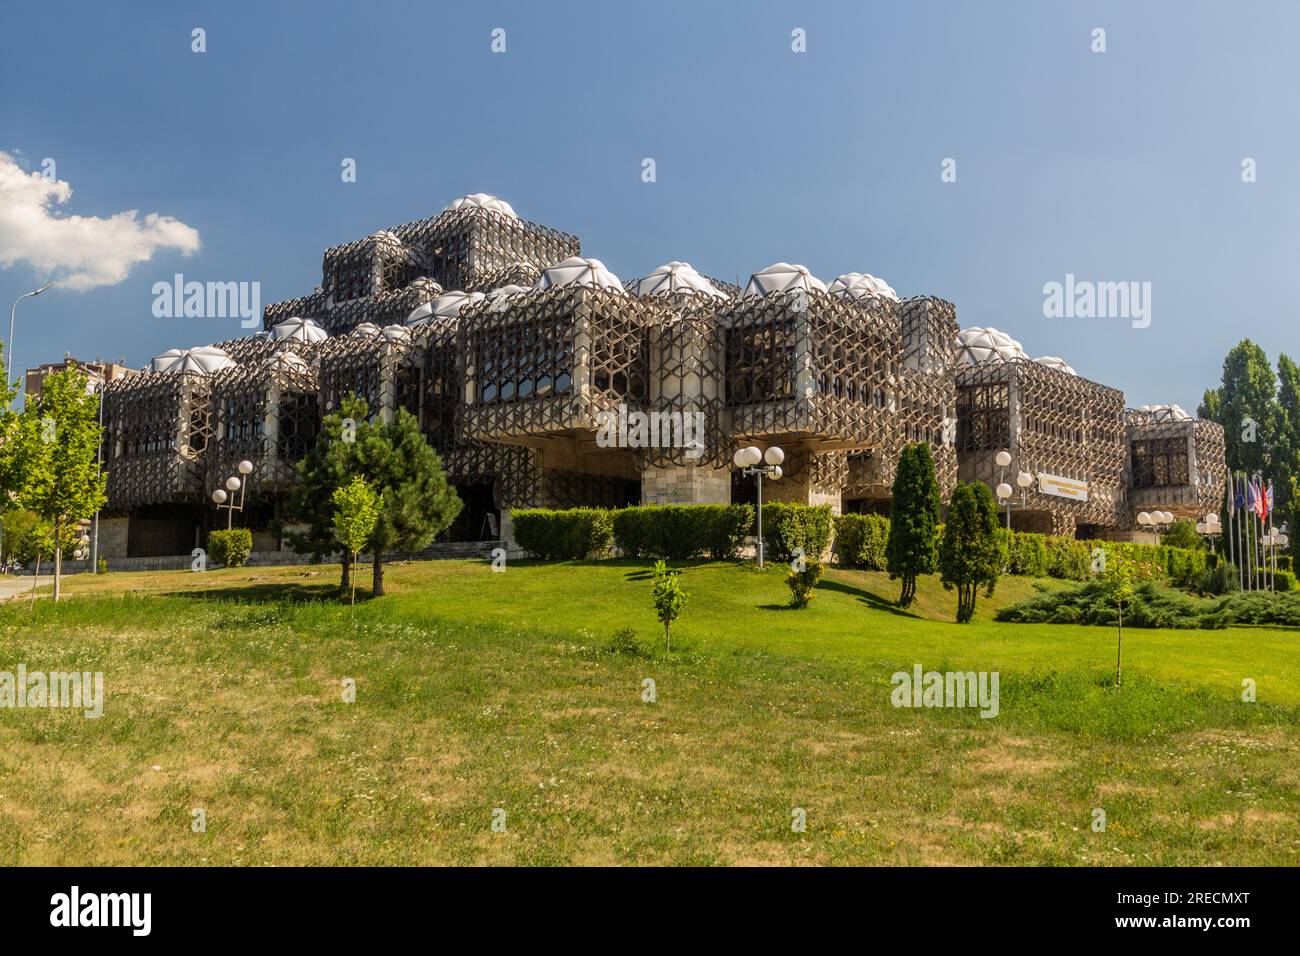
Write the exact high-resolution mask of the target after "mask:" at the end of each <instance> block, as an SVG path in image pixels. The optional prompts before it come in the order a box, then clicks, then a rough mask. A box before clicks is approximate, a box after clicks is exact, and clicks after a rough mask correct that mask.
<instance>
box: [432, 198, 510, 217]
mask: <svg viewBox="0 0 1300 956" xmlns="http://www.w3.org/2000/svg"><path fill="white" fill-rule="evenodd" d="M474 207H478V208H479V209H486V210H487V211H488V212H496V213H500V214H501V215H503V216H509V217H510V218H511V219H518V218H519V215H518V213H516V212H515V210H514V208H513V207H512V206H511V205H510V203H508V202H506V201H505V200H504V199H498V198H497V197H496V196H489V195H488V194H487V193H470V194H469V195H468V196H461V197H460V198H459V199H453V200H452V201H451V202H450V203H448V204H447V208H446V209H444V210H443V212H451V211H452V210H455V209H467V208H474Z"/></svg>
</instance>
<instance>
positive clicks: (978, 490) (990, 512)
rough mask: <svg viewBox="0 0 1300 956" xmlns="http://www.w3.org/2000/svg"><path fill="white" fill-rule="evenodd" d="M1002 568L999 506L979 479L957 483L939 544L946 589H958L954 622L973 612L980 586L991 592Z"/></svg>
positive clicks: (940, 567) (967, 617) (940, 561)
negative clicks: (955, 619) (941, 540)
mask: <svg viewBox="0 0 1300 956" xmlns="http://www.w3.org/2000/svg"><path fill="white" fill-rule="evenodd" d="M1001 571H1002V544H1001V540H1000V539H999V537H998V506H997V502H995V501H994V500H993V492H991V491H989V486H988V485H986V484H984V483H983V482H981V481H970V482H966V483H964V484H960V485H958V486H957V488H956V490H955V491H954V492H953V493H952V501H951V502H950V503H949V505H948V518H947V521H945V523H944V526H943V542H942V543H941V544H940V545H939V573H940V579H941V580H942V581H943V586H944V589H945V590H949V591H951V590H952V589H953V588H956V589H957V623H958V624H965V623H966V622H967V621H969V620H970V619H971V617H972V616H973V615H974V614H975V596H976V592H977V591H978V589H979V588H980V587H981V586H983V587H984V588H985V589H986V594H988V595H992V594H993V588H994V587H995V586H996V585H997V583H998V575H999V574H1000V573H1001Z"/></svg>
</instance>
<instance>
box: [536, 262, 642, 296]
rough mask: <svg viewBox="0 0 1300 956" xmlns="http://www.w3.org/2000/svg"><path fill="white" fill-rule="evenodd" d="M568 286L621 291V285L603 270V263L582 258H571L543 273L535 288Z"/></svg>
mask: <svg viewBox="0 0 1300 956" xmlns="http://www.w3.org/2000/svg"><path fill="white" fill-rule="evenodd" d="M569 285H582V286H587V287H589V288H593V289H608V290H609V291H610V292H622V291H623V283H622V282H620V281H619V278H618V276H616V275H614V273H612V272H610V271H609V270H608V269H606V268H605V263H603V262H601V261H600V260H599V259H584V258H583V257H582V256H571V257H570V258H568V259H565V260H564V261H563V262H557V263H556V264H555V265H553V266H551V267H550V268H548V269H546V270H545V271H543V272H542V277H541V278H540V279H538V280H537V286H536V287H537V288H538V289H558V288H561V287H563V286H569Z"/></svg>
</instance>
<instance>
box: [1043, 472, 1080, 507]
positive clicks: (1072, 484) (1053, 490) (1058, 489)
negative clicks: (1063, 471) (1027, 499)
mask: <svg viewBox="0 0 1300 956" xmlns="http://www.w3.org/2000/svg"><path fill="white" fill-rule="evenodd" d="M1038 490H1039V491H1041V492H1042V493H1043V494H1045V495H1056V497H1058V498H1071V499H1073V500H1074V501H1087V500H1088V483H1087V482H1086V481H1076V480H1075V479H1073V478H1059V477H1057V476H1056V475H1044V474H1040V475H1039V476H1038Z"/></svg>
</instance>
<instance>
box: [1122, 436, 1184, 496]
mask: <svg viewBox="0 0 1300 956" xmlns="http://www.w3.org/2000/svg"><path fill="white" fill-rule="evenodd" d="M1132 454H1133V487H1134V488H1167V487H1170V486H1178V485H1186V484H1189V483H1190V478H1189V475H1190V471H1189V469H1188V463H1187V439H1186V438H1147V439H1143V440H1141V441H1135V442H1133V446H1132Z"/></svg>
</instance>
